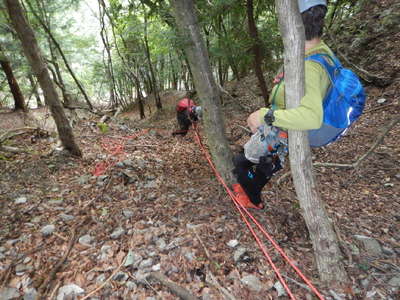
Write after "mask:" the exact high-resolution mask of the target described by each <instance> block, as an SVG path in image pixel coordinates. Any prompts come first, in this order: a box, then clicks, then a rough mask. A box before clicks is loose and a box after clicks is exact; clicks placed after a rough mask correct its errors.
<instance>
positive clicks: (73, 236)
mask: <svg viewBox="0 0 400 300" xmlns="http://www.w3.org/2000/svg"><path fill="white" fill-rule="evenodd" d="M75 242H76V230H75V228H73V229H72V233H71V239H70V240H69V244H68V248H67V251H65V253H64V255H63V256H62V257H61V259H60V260H59V261H58V262H57V263H56V265H55V266H54V268H53V270H51V272H50V274H49V276H47V278H46V280H45V281H43V283H42V284H41V285H40V287H39V289H38V294H37V296H36V299H37V300H39V299H42V298H43V296H44V293H45V291H46V289H47V287H48V286H49V284H50V283H51V281H53V280H54V278H55V277H56V275H57V272H58V271H59V270H60V269H61V267H62V265H63V264H64V263H65V261H66V260H67V258H68V255H69V254H70V252H71V250H72V248H73V247H74V245H75Z"/></svg>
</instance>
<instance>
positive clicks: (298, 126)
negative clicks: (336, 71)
mask: <svg viewBox="0 0 400 300" xmlns="http://www.w3.org/2000/svg"><path fill="white" fill-rule="evenodd" d="M329 84H330V83H329V77H328V75H327V74H326V72H325V70H324V69H323V68H322V66H320V65H319V64H318V63H316V62H312V61H307V62H306V63H305V95H304V97H303V98H302V99H301V101H300V105H299V106H298V107H296V108H291V109H277V110H275V112H274V116H275V122H274V123H273V125H274V126H277V127H280V128H284V129H293V130H310V129H318V128H320V127H321V125H322V119H323V109H322V101H323V98H324V96H325V93H326V91H327V89H328V87H329ZM282 88H283V87H282ZM267 112H268V109H267V108H262V109H261V110H260V117H261V119H262V120H263V119H264V115H265V114H266V113H267Z"/></svg>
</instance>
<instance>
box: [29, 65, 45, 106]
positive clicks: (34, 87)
mask: <svg viewBox="0 0 400 300" xmlns="http://www.w3.org/2000/svg"><path fill="white" fill-rule="evenodd" d="M28 79H29V82H30V84H31V87H32V93H33V94H34V95H35V98H36V106H37V107H38V108H39V107H43V103H42V100H41V99H40V96H39V92H38V89H37V82H35V80H34V79H33V75H32V74H31V73H29V75H28Z"/></svg>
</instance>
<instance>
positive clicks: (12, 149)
mask: <svg viewBox="0 0 400 300" xmlns="http://www.w3.org/2000/svg"><path fill="white" fill-rule="evenodd" d="M0 151H2V152H11V153H25V152H27V151H26V150H23V149H19V148H16V147H10V146H3V145H0Z"/></svg>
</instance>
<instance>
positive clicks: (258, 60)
mask: <svg viewBox="0 0 400 300" xmlns="http://www.w3.org/2000/svg"><path fill="white" fill-rule="evenodd" d="M253 10H254V8H253V0H247V22H248V25H249V34H250V37H251V39H252V43H253V46H252V50H253V55H254V72H255V73H256V76H257V79H258V84H259V85H260V89H261V94H262V97H263V98H264V103H265V106H268V88H267V84H266V82H265V78H264V75H263V71H262V54H261V41H260V38H259V37H258V30H257V26H256V22H255V20H254V13H253Z"/></svg>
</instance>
